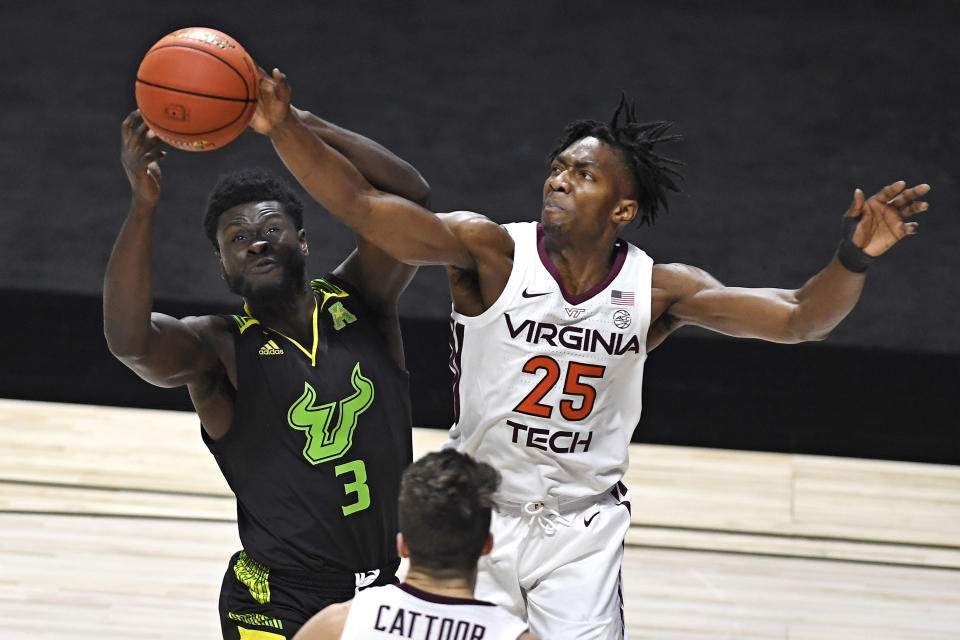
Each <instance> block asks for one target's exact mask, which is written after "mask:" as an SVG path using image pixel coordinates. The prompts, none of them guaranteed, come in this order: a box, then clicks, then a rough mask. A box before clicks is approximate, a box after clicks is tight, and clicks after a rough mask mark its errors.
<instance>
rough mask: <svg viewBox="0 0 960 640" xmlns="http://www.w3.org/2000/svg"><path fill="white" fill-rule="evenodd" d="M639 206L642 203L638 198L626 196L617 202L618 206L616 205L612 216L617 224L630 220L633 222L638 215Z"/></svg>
mask: <svg viewBox="0 0 960 640" xmlns="http://www.w3.org/2000/svg"><path fill="white" fill-rule="evenodd" d="M639 208H640V205H639V204H638V203H637V201H636V200H631V199H629V198H624V199H623V200H620V201H619V202H617V204H616V206H614V208H613V214H612V216H611V218H612V219H613V221H614V222H615V223H616V224H626V223H628V222H632V221H633V219H634V218H635V217H636V216H637V211H638V210H639Z"/></svg>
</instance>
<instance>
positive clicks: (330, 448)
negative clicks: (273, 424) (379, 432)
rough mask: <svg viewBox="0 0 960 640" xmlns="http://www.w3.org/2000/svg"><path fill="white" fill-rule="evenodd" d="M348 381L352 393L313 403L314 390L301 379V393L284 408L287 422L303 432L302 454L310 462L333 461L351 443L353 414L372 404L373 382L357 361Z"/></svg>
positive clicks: (315, 396) (354, 424)
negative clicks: (305, 440)
mask: <svg viewBox="0 0 960 640" xmlns="http://www.w3.org/2000/svg"><path fill="white" fill-rule="evenodd" d="M350 382H351V384H353V388H354V391H355V393H354V394H353V395H351V396H348V397H346V398H343V399H342V400H340V401H333V402H328V403H326V404H322V405H319V406H318V405H315V404H314V402H315V401H316V399H317V392H316V391H314V389H313V387H311V386H310V383H309V382H304V383H303V395H301V396H300V397H299V398H298V399H297V401H296V402H294V403H293V404H292V405H291V406H290V409H289V410H288V411H287V423H288V424H289V425H290V426H291V427H292V428H294V429H297V430H299V431H305V432H306V434H307V444H306V446H305V447H304V448H303V457H304V458H306V459H307V460H308V461H309V462H310V464H313V465H317V464H320V463H321V462H327V461H329V460H336V459H337V458H340V457H342V456H343V454H345V453H346V452H347V451H349V450H350V447H351V446H352V445H353V432H354V431H355V430H356V428H357V417H358V416H359V415H360V414H361V413H363V412H364V411H366V410H367V409H368V408H369V407H370V405H371V404H373V381H371V380H370V379H369V378H364V377H363V374H362V373H360V363H359V362H358V363H357V364H356V365H355V366H354V367H353V374H352V375H351V377H350ZM338 408H339V410H337V409H338ZM334 413H336V414H337V421H336V424H333V425H331V423H332V422H333V415H334Z"/></svg>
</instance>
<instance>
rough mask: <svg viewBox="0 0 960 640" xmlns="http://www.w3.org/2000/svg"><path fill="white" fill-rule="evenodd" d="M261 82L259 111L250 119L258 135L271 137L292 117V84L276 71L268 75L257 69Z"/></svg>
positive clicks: (258, 98)
mask: <svg viewBox="0 0 960 640" xmlns="http://www.w3.org/2000/svg"><path fill="white" fill-rule="evenodd" d="M257 72H258V76H259V80H260V86H259V89H260V91H259V93H258V95H257V110H256V111H254V112H253V117H252V118H251V119H250V128H251V129H253V130H254V131H256V132H257V133H262V134H265V135H269V133H270V132H271V131H272V130H273V129H274V127H276V126H277V125H279V124H281V123H283V121H284V120H286V119H287V117H288V116H289V115H290V95H291V91H290V84H289V83H288V82H287V76H285V75H284V74H283V73H281V72H280V70H279V69H274V70H273V73H272V74H268V73H267V72H266V71H264V70H263V69H262V68H260V67H257Z"/></svg>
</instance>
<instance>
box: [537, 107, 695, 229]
mask: <svg viewBox="0 0 960 640" xmlns="http://www.w3.org/2000/svg"><path fill="white" fill-rule="evenodd" d="M621 116H622V122H621ZM672 126H673V123H672V122H665V121H663V120H657V121H653V122H637V117H636V113H635V110H634V105H633V104H632V103H631V102H630V101H629V100H628V99H627V96H626V94H621V95H620V104H619V105H618V106H617V109H616V111H614V112H613V117H612V118H611V119H610V122H600V121H598V120H575V121H573V122H571V123H570V124H568V125H567V126H566V127H565V128H564V130H563V134H562V135H561V137H560V140H559V142H558V143H557V146H556V148H555V149H554V150H553V151H552V152H551V153H550V156H549V159H548V161H549V162H553V161H554V160H555V159H556V157H557V156H558V155H560V153H561V152H563V150H564V149H566V148H567V147H569V146H570V145H571V144H573V143H574V142H576V141H577V140H580V139H582V138H587V137H594V138H597V139H598V140H602V141H603V142H606V143H607V144H608V145H610V146H611V147H613V148H614V149H616V150H617V151H619V152H620V154H621V157H622V158H623V160H624V162H625V164H626V166H627V168H628V169H629V174H630V178H631V180H632V181H633V184H632V185H631V196H632V197H633V198H634V199H635V200H636V201H637V204H638V205H639V210H640V218H639V219H640V224H647V225H652V224H653V223H654V221H655V220H656V218H657V215H658V214H659V213H660V211H661V209H662V210H663V211H668V210H669V208H670V207H669V205H668V203H667V192H668V191H674V192H677V193H679V192H680V188H679V187H678V186H677V182H678V181H679V180H682V179H683V176H682V175H681V173H680V171H679V170H678V167H682V166H683V163H682V162H680V161H679V160H675V159H673V158H667V157H665V156H662V155H660V154H659V153H657V152H656V151H655V150H654V147H656V146H657V145H661V144H664V143H667V142H676V141H678V140H682V139H683V136H681V135H680V134H672V133H668V131H669V129H670V127H672Z"/></svg>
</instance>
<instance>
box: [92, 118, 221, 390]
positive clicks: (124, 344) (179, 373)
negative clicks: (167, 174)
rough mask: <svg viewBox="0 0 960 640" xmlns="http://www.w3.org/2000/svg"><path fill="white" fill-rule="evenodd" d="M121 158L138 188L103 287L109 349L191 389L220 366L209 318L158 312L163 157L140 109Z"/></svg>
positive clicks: (126, 131) (165, 382) (153, 377)
mask: <svg viewBox="0 0 960 640" xmlns="http://www.w3.org/2000/svg"><path fill="white" fill-rule="evenodd" d="M121 137H122V152H121V160H122V162H123V168H124V170H125V171H126V174H127V179H128V180H129V181H130V187H131V190H132V194H131V198H130V209H129V211H128V213H127V218H126V220H125V221H124V223H123V227H122V229H121V230H120V234H119V235H118V236H117V240H116V243H115V244H114V246H113V251H112V253H111V254H110V261H109V263H108V264H107V272H106V276H105V277H104V281H103V333H104V336H105V337H106V339H107V345H108V346H109V348H110V351H111V352H112V353H113V354H114V355H115V356H116V357H117V358H118V359H120V360H121V361H122V362H123V363H124V364H126V365H127V366H128V367H130V368H131V369H133V370H134V371H135V372H136V373H137V374H138V375H139V376H140V377H142V378H143V379H145V380H147V381H148V382H151V383H153V384H155V385H157V386H162V387H173V386H179V385H183V384H190V383H194V382H198V381H200V380H202V379H204V377H205V376H209V375H210V373H211V371H213V370H215V369H218V368H219V366H220V365H219V360H218V358H217V356H216V354H215V351H214V349H213V348H211V346H210V344H209V342H208V340H206V339H205V334H206V332H207V329H208V327H209V325H210V322H211V319H209V318H192V319H185V320H177V319H175V318H172V317H170V316H167V315H163V314H159V313H152V306H153V292H152V289H151V283H150V279H151V268H150V260H151V254H152V249H153V227H154V218H155V215H156V210H157V202H158V200H159V198H160V183H161V173H160V166H159V164H158V161H159V160H161V159H162V158H163V157H164V155H165V154H164V152H163V151H161V150H160V149H159V148H158V144H159V142H160V140H159V138H156V137H155V136H153V134H152V133H149V131H148V129H147V125H146V124H145V123H144V122H143V119H142V118H141V117H140V114H139V113H138V112H137V111H134V112H133V113H131V114H130V115H129V116H127V118H126V120H124V121H123V125H122V129H121Z"/></svg>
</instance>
